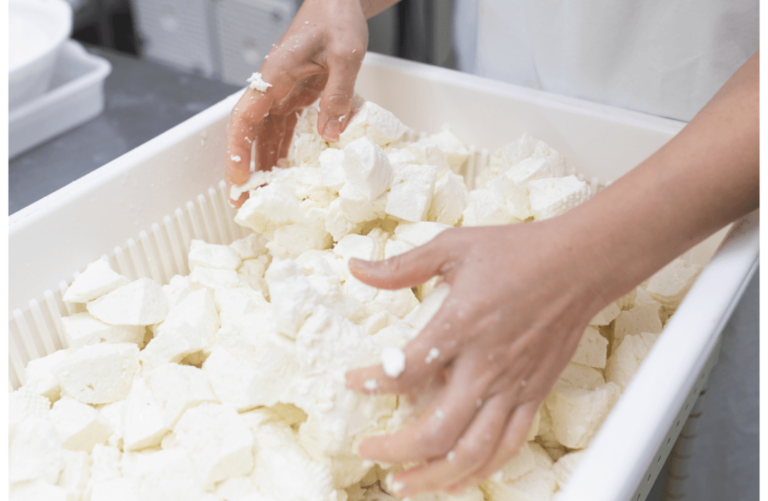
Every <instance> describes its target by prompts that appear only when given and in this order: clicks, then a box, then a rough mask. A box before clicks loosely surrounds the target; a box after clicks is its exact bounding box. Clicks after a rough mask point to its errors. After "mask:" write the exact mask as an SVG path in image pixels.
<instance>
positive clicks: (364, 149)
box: [342, 137, 392, 200]
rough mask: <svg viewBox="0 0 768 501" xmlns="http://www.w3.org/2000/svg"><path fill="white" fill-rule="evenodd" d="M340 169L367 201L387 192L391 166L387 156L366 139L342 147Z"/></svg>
mask: <svg viewBox="0 0 768 501" xmlns="http://www.w3.org/2000/svg"><path fill="white" fill-rule="evenodd" d="M342 167H343V168H344V174H345V175H346V177H347V180H348V182H349V183H350V184H351V185H352V186H354V187H355V188H357V190H358V191H359V192H360V193H362V194H363V195H364V196H365V197H366V198H367V199H368V200H374V199H376V198H377V197H378V196H379V195H381V194H382V193H384V192H385V191H387V189H389V186H390V183H391V182H392V166H391V165H390V164H389V159H388V158H387V155H386V154H385V153H384V151H383V150H382V149H381V148H380V147H379V146H378V145H377V144H376V143H374V142H373V141H371V140H370V139H369V138H367V137H361V138H360V139H357V140H355V141H353V142H351V143H349V144H348V145H347V146H345V147H344V160H343V162H342Z"/></svg>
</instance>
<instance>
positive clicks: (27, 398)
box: [8, 386, 51, 429]
mask: <svg viewBox="0 0 768 501" xmlns="http://www.w3.org/2000/svg"><path fill="white" fill-rule="evenodd" d="M50 408H51V401H50V400H48V398H46V397H44V396H41V395H38V394H37V393H35V392H34V391H32V390H31V389H30V388H27V387H26V386H23V387H21V388H19V389H18V390H16V391H14V392H11V393H10V394H9V395H8V416H9V419H8V428H9V429H12V428H13V427H14V426H16V425H17V424H19V423H22V422H24V421H26V420H27V419H29V418H32V417H36V418H41V419H46V418H48V411H49V410H50Z"/></svg>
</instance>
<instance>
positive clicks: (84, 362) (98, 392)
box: [53, 343, 140, 404]
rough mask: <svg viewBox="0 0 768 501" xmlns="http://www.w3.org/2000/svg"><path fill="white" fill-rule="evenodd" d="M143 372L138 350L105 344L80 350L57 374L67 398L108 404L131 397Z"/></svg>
mask: <svg viewBox="0 0 768 501" xmlns="http://www.w3.org/2000/svg"><path fill="white" fill-rule="evenodd" d="M139 370H140V367H139V347H138V346H136V345H135V344H133V343H116V344H111V343H101V344H96V345H88V346H83V347H82V348H79V349H77V350H76V351H74V352H73V353H71V354H70V355H69V356H68V357H67V358H66V359H65V360H64V361H63V362H62V363H60V364H58V365H56V366H55V367H54V368H53V373H54V375H55V376H56V377H57V378H58V380H59V383H60V384H61V393H62V395H63V396H64V395H66V396H70V397H72V398H74V399H76V400H78V401H80V402H83V403H85V404H108V403H110V402H114V401H115V400H120V399H123V398H125V397H127V396H128V392H129V391H130V389H131V382H132V381H133V378H134V377H135V376H136V374H138V372H139Z"/></svg>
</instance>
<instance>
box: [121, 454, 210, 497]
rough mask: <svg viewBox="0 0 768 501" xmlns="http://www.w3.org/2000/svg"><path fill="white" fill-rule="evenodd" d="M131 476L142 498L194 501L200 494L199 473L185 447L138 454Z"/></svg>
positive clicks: (201, 493)
mask: <svg viewBox="0 0 768 501" xmlns="http://www.w3.org/2000/svg"><path fill="white" fill-rule="evenodd" d="M131 479H132V480H133V481H134V482H135V485H136V489H137V490H138V494H139V496H138V499H140V500H141V501H197V500H199V499H201V498H202V496H203V487H202V485H201V482H200V476H199V473H198V472H197V471H196V470H195V464H194V463H193V461H192V458H191V457H190V454H189V453H188V452H187V451H186V450H185V449H180V448H176V449H169V450H162V451H158V452H153V453H150V454H141V455H140V457H139V459H137V461H136V464H135V466H134V467H133V468H132V472H131Z"/></svg>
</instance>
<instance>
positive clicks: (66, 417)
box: [50, 397, 112, 453]
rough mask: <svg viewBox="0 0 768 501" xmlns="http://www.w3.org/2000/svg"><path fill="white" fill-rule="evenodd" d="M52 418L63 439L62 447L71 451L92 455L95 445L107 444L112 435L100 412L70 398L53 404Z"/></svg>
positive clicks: (64, 398)
mask: <svg viewBox="0 0 768 501" xmlns="http://www.w3.org/2000/svg"><path fill="white" fill-rule="evenodd" d="M50 418H51V421H53V423H54V425H55V426H56V431H57V432H58V433H59V436H60V437H61V446H62V447H63V448H65V449H68V450H71V451H85V452H88V453H90V452H91V451H92V450H93V446H94V445H96V444H103V443H105V442H106V441H107V438H108V437H109V436H110V435H111V434H112V428H111V427H110V426H109V423H108V422H107V421H106V420H104V419H103V418H102V416H101V414H100V413H99V411H97V410H96V409H94V408H93V407H91V406H89V405H85V404H83V403H80V402H78V401H77V400H75V399H73V398H70V397H63V398H62V399H61V400H59V401H58V402H56V403H55V404H53V408H52V409H51V413H50Z"/></svg>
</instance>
